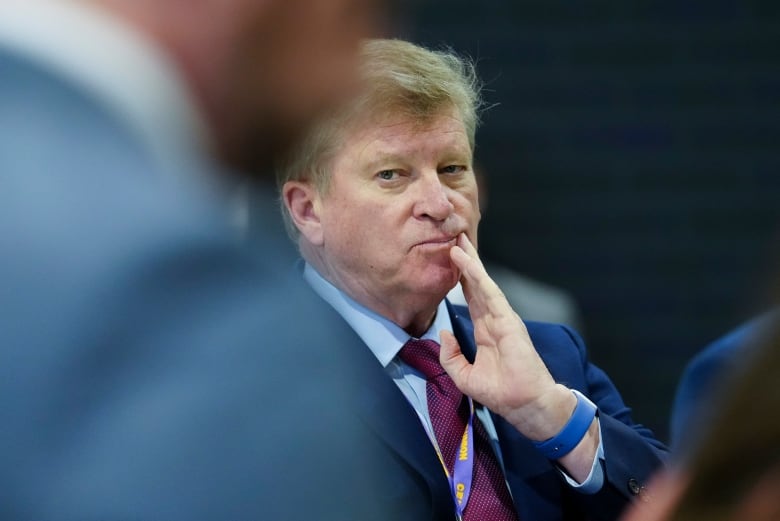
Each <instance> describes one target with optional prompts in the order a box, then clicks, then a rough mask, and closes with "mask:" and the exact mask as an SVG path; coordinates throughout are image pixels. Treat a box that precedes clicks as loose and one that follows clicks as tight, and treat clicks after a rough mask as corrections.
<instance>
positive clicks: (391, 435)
mask: <svg viewBox="0 0 780 521" xmlns="http://www.w3.org/2000/svg"><path fill="white" fill-rule="evenodd" d="M316 298H319V296H317V297H316ZM328 308H329V309H330V310H331V311H332V312H333V320H334V321H336V320H337V321H339V322H340V323H342V324H344V328H345V329H347V330H349V332H348V333H345V334H344V335H343V336H340V337H339V338H349V339H350V341H349V342H348V343H347V344H346V345H344V346H341V347H342V348H343V353H344V355H345V356H348V357H350V369H352V370H355V371H356V374H355V375H351V377H354V378H355V383H356V392H355V395H354V397H353V403H352V406H353V407H354V408H355V410H356V411H357V414H358V416H359V417H360V418H361V419H362V420H363V422H364V423H365V424H366V425H367V426H368V428H369V429H370V430H371V431H372V432H373V434H374V435H375V436H377V437H378V438H379V439H380V440H381V441H382V442H383V443H384V444H385V445H386V446H387V447H389V448H390V449H391V450H392V452H394V453H395V454H396V455H397V456H398V457H399V458H400V459H401V460H402V461H403V462H404V463H405V464H406V465H407V466H408V467H411V468H412V469H413V470H414V471H415V472H417V473H418V474H419V475H420V476H421V477H422V481H424V482H425V483H426V484H427V487H428V490H427V491H421V492H422V493H423V494H427V495H428V496H429V498H430V501H431V515H432V517H431V519H449V518H451V516H452V515H454V507H453V503H452V498H451V495H450V491H449V483H448V481H447V478H446V477H445V475H444V473H443V472H442V468H441V463H440V462H439V459H438V457H437V456H436V451H435V450H434V449H433V447H432V446H431V442H430V440H429V439H428V435H427V434H426V432H425V429H424V428H423V426H422V424H421V423H420V419H419V417H418V416H417V413H416V412H415V411H414V408H413V407H412V406H411V405H410V404H409V402H408V401H407V400H406V397H404V395H403V393H402V392H401V390H400V389H399V388H398V386H397V385H396V383H395V382H394V381H393V380H392V378H391V377H390V376H389V375H388V374H387V371H386V370H385V368H384V367H382V365H381V364H380V363H379V361H378V360H377V359H376V357H375V356H374V354H373V353H372V352H371V350H370V349H369V348H368V346H366V345H365V343H364V342H363V341H362V339H361V338H360V337H359V336H358V335H357V333H355V332H354V331H353V330H352V329H351V328H349V327H348V326H347V325H346V323H344V320H343V318H342V317H341V316H339V315H338V313H336V311H335V310H333V309H332V308H330V306H328ZM408 467H406V470H405V471H407V472H408ZM388 472H392V470H391V469H388ZM414 481H416V482H419V481H420V480H419V479H415V480H414ZM417 493H419V492H417ZM413 494H415V493H414V492H413Z"/></svg>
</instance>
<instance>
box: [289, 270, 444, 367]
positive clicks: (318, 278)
mask: <svg viewBox="0 0 780 521" xmlns="http://www.w3.org/2000/svg"><path fill="white" fill-rule="evenodd" d="M303 278H304V279H306V281H307V282H308V283H309V285H311V287H312V288H313V289H314V291H315V292H316V293H317V294H318V295H319V296H320V297H322V298H323V299H324V300H325V301H326V302H327V303H328V304H330V305H331V306H333V308H334V309H335V310H336V311H337V312H338V313H339V315H341V316H342V317H343V318H344V320H346V322H347V324H349V325H350V327H351V328H352V329H353V330H354V331H355V333H357V334H358V336H359V337H360V338H361V339H362V340H363V342H365V343H366V345H367V346H368V347H369V349H371V351H372V352H373V353H374V356H376V358H377V359H378V360H379V363H381V364H382V366H383V367H387V366H388V365H389V364H390V362H391V361H392V360H393V359H394V358H395V357H396V355H398V352H399V351H400V350H401V347H403V345H404V344H405V343H406V341H407V340H409V339H410V338H412V337H411V336H410V335H409V333H407V332H406V331H404V330H403V329H402V328H401V327H400V326H398V325H397V324H395V323H393V322H392V321H390V320H388V319H386V318H384V317H382V316H381V315H379V314H377V313H375V312H374V311H372V310H370V309H368V308H367V307H365V306H363V305H362V304H360V303H358V302H356V301H355V300H353V299H352V298H351V297H349V296H348V295H347V294H346V293H344V292H343V291H341V290H340V289H338V288H337V287H336V286H334V285H333V284H331V283H330V282H328V281H327V280H325V278H324V277H322V275H320V274H319V273H317V270H315V269H314V268H313V267H312V266H311V265H309V264H308V263H307V264H306V266H305V267H304V269H303ZM442 330H447V331H452V321H451V320H450V314H449V312H448V311H447V304H446V301H445V300H442V301H441V303H439V307H438V308H437V309H436V318H434V320H433V324H432V325H431V327H430V328H429V329H428V331H426V332H425V334H424V335H423V336H422V337H421V338H425V339H429V340H435V341H436V342H440V339H439V335H440V333H441V331H442Z"/></svg>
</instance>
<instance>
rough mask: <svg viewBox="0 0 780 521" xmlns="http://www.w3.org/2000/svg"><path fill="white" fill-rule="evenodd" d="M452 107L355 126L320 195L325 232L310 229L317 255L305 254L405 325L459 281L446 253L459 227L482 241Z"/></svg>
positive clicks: (427, 312) (419, 320)
mask: <svg viewBox="0 0 780 521" xmlns="http://www.w3.org/2000/svg"><path fill="white" fill-rule="evenodd" d="M455 114H456V112H455V111H449V110H446V111H444V112H442V113H441V114H439V115H437V116H435V117H433V118H431V119H430V120H429V121H428V122H426V123H423V124H419V123H416V122H414V121H413V120H412V119H410V118H408V117H402V116H388V117H384V118H373V119H372V121H371V122H369V123H364V124H359V125H356V126H354V127H353V128H351V131H349V132H347V133H346V139H345V140H344V143H345V145H344V146H343V147H342V148H341V149H340V151H339V152H338V153H337V155H336V156H335V158H334V159H333V161H332V163H331V179H330V186H329V189H328V191H327V193H326V194H325V195H322V196H317V199H316V201H315V204H314V208H315V212H316V213H317V214H318V216H319V220H320V226H321V229H318V231H317V233H320V232H321V236H319V235H317V234H316V233H315V234H313V235H310V236H309V237H307V238H313V242H314V243H315V245H314V248H313V250H314V252H315V253H314V256H315V257H316V258H315V259H311V258H310V259H308V260H309V261H310V262H312V263H313V264H314V265H315V267H316V268H317V269H318V270H319V271H320V272H321V273H322V274H323V275H324V276H325V277H326V278H328V279H329V280H330V281H331V282H333V283H334V284H335V285H336V286H338V287H340V288H341V289H343V290H345V291H346V292H347V293H348V294H350V295H351V296H352V297H353V298H355V299H356V300H357V301H358V302H361V303H362V304H364V305H366V306H367V307H369V308H371V309H373V310H374V311H376V312H378V313H379V314H381V315H383V316H385V317H387V318H390V319H391V320H393V321H394V322H396V323H397V324H399V325H401V326H402V327H404V328H406V329H409V327H411V328H412V329H415V326H419V327H423V328H426V327H427V321H428V320H429V319H430V318H432V316H433V313H434V312H435V308H436V306H437V305H438V304H439V302H441V300H442V299H443V298H444V296H445V294H446V293H447V291H449V290H450V289H451V288H452V287H453V286H454V285H455V283H456V282H457V281H458V279H459V277H460V274H459V272H458V270H457V268H455V266H454V265H453V263H452V262H451V260H450V255H449V251H450V248H452V246H453V245H454V244H455V241H456V238H457V236H458V234H460V233H466V234H467V236H468V237H469V239H471V241H472V242H474V243H475V244H476V239H477V224H478V223H479V219H480V213H479V206H478V202H477V184H476V181H475V178H474V173H473V171H472V151H471V147H470V145H469V141H468V137H467V135H466V131H465V129H464V126H463V123H462V121H461V119H460V118H459V117H458V116H456V115H455ZM307 238H304V240H306V239H307ZM304 254H306V251H305V248H304Z"/></svg>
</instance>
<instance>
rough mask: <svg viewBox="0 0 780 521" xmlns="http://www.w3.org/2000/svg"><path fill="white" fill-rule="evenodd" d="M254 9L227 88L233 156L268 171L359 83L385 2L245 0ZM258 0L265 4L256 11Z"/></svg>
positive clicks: (229, 154) (229, 153)
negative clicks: (367, 41) (363, 51)
mask: <svg viewBox="0 0 780 521" xmlns="http://www.w3.org/2000/svg"><path fill="white" fill-rule="evenodd" d="M241 1H242V2H244V5H246V6H247V7H246V12H247V13H257V14H256V16H255V17H254V18H253V17H252V16H247V17H245V18H244V20H243V29H242V38H241V40H240V43H239V44H238V45H237V48H236V53H235V56H234V60H233V63H231V69H232V70H230V71H229V73H232V74H231V75H230V77H231V78H232V79H233V81H232V82H231V83H230V85H228V86H227V92H225V93H224V94H225V95H226V96H227V97H228V98H229V103H230V104H231V107H232V113H233V114H232V119H233V121H231V122H230V123H229V127H230V128H231V129H232V131H231V133H230V134H229V135H228V137H227V139H228V141H227V147H226V150H225V155H226V159H227V161H228V162H229V163H230V164H231V165H232V166H235V167H238V168H240V169H242V170H245V171H249V172H263V170H264V169H267V168H269V165H268V161H269V159H273V158H274V157H276V156H277V155H278V154H279V153H284V152H285V151H286V150H287V148H288V147H289V146H290V145H291V143H292V142H293V141H294V140H295V139H297V138H298V137H299V136H300V134H301V133H302V131H303V130H304V129H305V128H306V126H307V125H309V124H310V123H311V122H312V120H313V119H314V118H315V117H316V116H318V115H319V114H320V113H321V112H322V111H323V110H324V109H325V108H328V107H330V106H332V105H333V104H334V103H338V102H340V101H343V100H345V99H346V98H347V97H348V96H349V95H350V94H351V93H352V92H353V91H354V90H355V89H356V87H357V85H356V82H357V76H356V66H357V52H358V47H359V43H360V41H361V40H362V39H364V38H368V37H373V36H377V34H378V33H379V32H380V29H381V28H380V21H381V20H382V18H381V16H380V15H381V14H382V12H381V11H380V9H379V7H380V5H381V4H382V3H383V2H382V1H381V0H241ZM255 2H264V3H265V4H266V5H264V6H263V7H262V9H260V8H257V9H255V10H254V11H252V9H253V7H252V6H253V5H256V4H255Z"/></svg>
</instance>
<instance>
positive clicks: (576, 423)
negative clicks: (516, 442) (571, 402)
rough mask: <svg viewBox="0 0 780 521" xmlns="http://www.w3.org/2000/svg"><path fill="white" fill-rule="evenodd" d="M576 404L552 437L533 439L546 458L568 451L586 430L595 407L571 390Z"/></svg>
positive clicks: (557, 456)
mask: <svg viewBox="0 0 780 521" xmlns="http://www.w3.org/2000/svg"><path fill="white" fill-rule="evenodd" d="M571 393H572V394H573V395H574V397H575V398H576V400H577V405H576V406H575V407H574V411H573V412H572V413H571V416H570V417H569V420H568V421H567V422H566V424H565V425H564V426H563V428H562V429H561V430H560V431H558V433H557V434H555V435H554V436H553V437H551V438H548V439H546V440H544V441H533V444H534V447H536V449H537V450H539V451H540V452H541V453H542V454H543V455H544V456H545V457H546V458H548V459H560V458H562V457H564V456H565V455H567V454H568V453H570V452H571V451H572V450H573V449H574V448H575V447H576V446H577V445H578V444H579V443H580V441H582V439H583V438H584V437H585V435H586V434H587V432H588V429H589V428H590V426H591V424H592V423H593V418H594V417H595V416H596V412H597V408H596V406H595V405H594V404H593V402H591V401H590V400H588V399H587V398H586V397H585V396H584V395H583V394H582V393H580V392H579V391H576V390H573V389H572V390H571Z"/></svg>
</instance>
